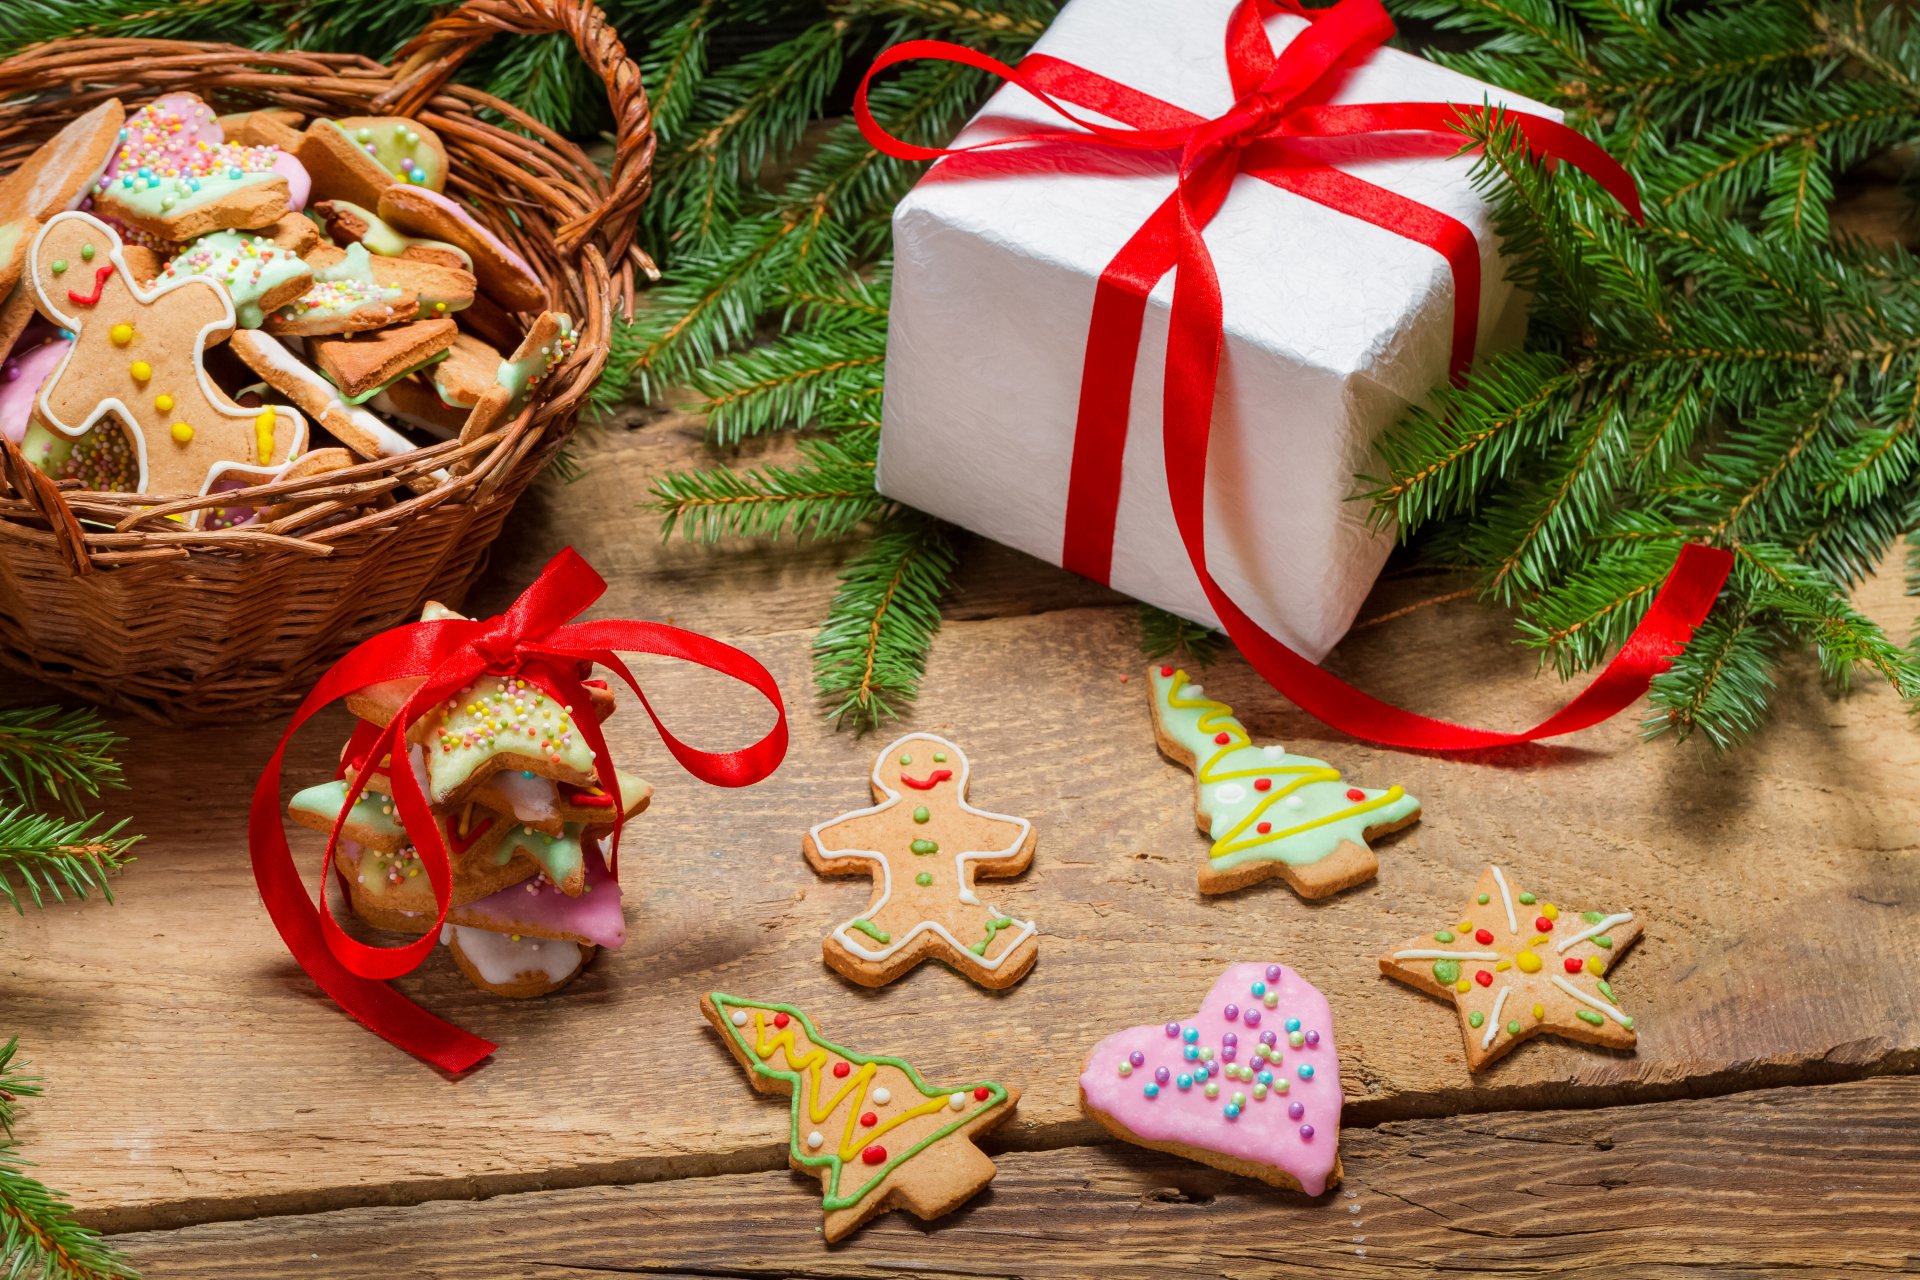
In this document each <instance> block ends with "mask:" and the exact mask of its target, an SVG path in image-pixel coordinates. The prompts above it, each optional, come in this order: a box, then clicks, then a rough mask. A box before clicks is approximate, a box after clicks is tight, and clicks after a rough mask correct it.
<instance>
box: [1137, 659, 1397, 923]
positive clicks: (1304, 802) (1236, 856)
mask: <svg viewBox="0 0 1920 1280" xmlns="http://www.w3.org/2000/svg"><path fill="white" fill-rule="evenodd" d="M1147 676H1148V680H1147V687H1148V692H1149V694H1150V695H1151V697H1152V698H1153V736H1154V738H1155V740H1156V741H1158V742H1159V744H1160V750H1161V751H1163V752H1165V753H1166V755H1167V756H1168V757H1169V758H1171V759H1173V760H1176V761H1178V762H1179V763H1181V764H1183V765H1185V766H1186V767H1187V768H1188V769H1191V770H1192V771H1193V815H1194V821H1195V823H1196V824H1197V825H1198V826H1199V828H1200V829H1201V830H1202V831H1204V832H1206V833H1207V834H1208V835H1210V836H1212V837H1213V848H1212V849H1211V850H1209V852H1208V856H1207V862H1206V865H1205V866H1203V867H1201V868H1200V892H1202V893H1231V892H1233V891H1234V890H1235V889H1243V888H1245V887H1246V886H1248V885H1250V884H1254V883H1256V882H1258V881H1261V880H1265V879H1268V878H1270V877H1272V876H1283V877H1285V879H1286V881H1287V883H1288V884H1290V885H1292V886H1293V891H1294V892H1295V893H1297V894H1299V895H1300V896H1301V897H1303V898H1325V897H1328V896H1330V895H1332V894H1335V893H1338V892H1340V890H1342V889H1350V888H1352V887H1353V886H1354V885H1357V884H1362V883H1364V882H1366V881H1368V880H1371V879H1373V877H1374V874H1375V873H1376V872H1377V871H1379V869H1380V862H1379V860H1378V859H1377V858H1375V857H1374V856H1373V850H1372V849H1371V848H1370V847H1369V846H1368V844H1367V842H1368V841H1369V840H1372V839H1374V838H1375V837H1377V836H1381V835H1385V834H1386V833H1387V832H1389V831H1398V830H1400V828H1402V827H1405V826H1408V825H1410V824H1412V823H1414V822H1417V821H1418V820H1419V818H1420V802H1419V801H1418V800H1416V799H1414V798H1413V797H1412V796H1410V795H1408V794H1407V793H1406V791H1405V790H1403V789H1402V788H1400V787H1397V786H1396V787H1388V788H1386V789H1385V790H1381V791H1376V790H1369V789H1366V788H1362V787H1355V786H1350V785H1348V784H1347V783H1346V782H1344V781H1342V780H1341V777H1340V771H1339V770H1338V769H1335V768H1334V767H1333V766H1331V765H1329V764H1328V763H1327V762H1326V761H1324V760H1315V759H1313V758H1312V757H1310V756H1296V755H1289V754H1288V753H1287V749H1286V748H1285V747H1281V746H1275V745H1268V746H1255V745H1254V742H1253V738H1252V736H1251V735H1249V734H1248V733H1247V728H1246V726H1245V725H1243V724H1241V723H1240V721H1239V720H1237V719H1235V718H1234V714H1233V708H1232V707H1229V706H1228V705H1227V704H1226V703H1224V702H1216V701H1215V700H1214V699H1212V698H1208V697H1204V696H1202V694H1201V692H1200V686H1199V685H1197V684H1194V683H1192V682H1191V681H1189V680H1188V679H1187V673H1186V672H1184V671H1178V670H1175V669H1174V668H1173V667H1170V666H1156V667H1154V668H1152V669H1151V670H1150V671H1149V672H1148V673H1147Z"/></svg>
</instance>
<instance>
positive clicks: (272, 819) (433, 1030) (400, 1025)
mask: <svg viewBox="0 0 1920 1280" xmlns="http://www.w3.org/2000/svg"><path fill="white" fill-rule="evenodd" d="M606 585H607V584H606V583H605V582H604V581H603V580H602V579H601V577H600V575H599V574H597V573H595V572H594V571H593V569H592V568H590V567H589V566H588V564H587V562H586V561H585V560H583V559H581V557H580V556H579V554H578V553H577V552H575V551H574V550H573V549H572V548H571V547H569V548H568V549H566V550H565V551H562V552H561V553H560V554H559V555H557V556H555V557H554V558H553V560H552V562H551V563H549V564H548V565H547V567H546V568H545V569H543V570H542V571H541V572H540V576H539V577H538V578H535V579H534V581H533V584H532V585H531V586H529V587H528V588H527V589H526V591H525V593H524V594H522V595H521V597H520V598H519V599H518V600H516V601H514V603H513V606H512V607H511V608H509V609H508V610H507V611H506V612H505V613H504V614H501V615H500V616H499V617H496V618H484V619H473V620H467V619H451V618H449V619H440V620H436V621H432V622H415V623H411V624H409V625H407V626H403V627H396V628H394V629H393V630H391V631H387V632H383V633H381V634H380V635H377V636H374V637H373V638H372V639H370V640H367V641H365V642H364V643H362V644H360V645H359V646H357V647H356V648H354V649H353V651H352V652H350V653H348V654H347V655H346V656H345V657H343V658H341V659H340V661H338V662H336V663H335V664H334V665H333V666H332V668H330V669H329V670H328V671H327V673H326V675H324V676H322V677H321V678H320V682H319V683H318V684H317V685H315V686H314V689H313V692H311V693H309V694H308V695H307V697H306V700H305V701H304V702H302V703H301V704H300V709H299V710H298V711H296V712H295V713H294V716H293V722H292V723H291V724H290V725H288V726H287V731H286V733H285V734H283V735H281V738H280V745H279V746H278V747H276V748H274V752H273V758H272V759H271V760H269V761H268V762H267V767H266V768H265V769H264V770H263V771H262V772H261V774H260V781H259V783H258V784H257V785H256V786H255V787H254V790H253V806H252V810H251V813H250V815H249V818H248V836H249V842H250V846H251V849H252V855H253V875H254V880H255V882H256V883H257V884H258V885H259V888H260V898H261V901H263V902H264V903H265V904H266V907H267V913H268V914H269V915H270V916H272V917H273V923H274V926H275V927H276V928H278V929H279V930H280V936H281V938H282V939H284V940H285V941H286V944H287V949H288V950H289V951H291V952H292V953H293V956H294V958H295V959H296V960H298V961H299V962H300V967H301V968H303V969H305V970H306V971H307V973H308V974H310V975H311V976H312V977H313V980H314V981H315V982H317V983H319V984H320V987H321V989H322V990H324V991H325V992H326V993H327V994H328V995H329V996H331V997H333V999H334V1001H335V1002H336V1003H338V1004H339V1005H340V1007H341V1008H343V1009H345V1010H346V1011H347V1012H348V1013H350V1014H352V1015H353V1016H354V1017H355V1018H358V1019H359V1020H360V1021H361V1022H363V1023H365V1024H366V1025H367V1026H368V1027H370V1028H371V1029H372V1030H374V1031H375V1032H377V1033H378V1034H380V1035H382V1036H384V1037H386V1039H388V1040H389V1041H391V1042H393V1043H394V1044H396V1045H398V1046H400V1047H401V1048H402V1049H405V1050H406V1051H407V1052H408V1053H411V1054H413V1055H415V1056H416V1057H419V1058H423V1059H425V1060H426V1061H428V1062H431V1063H433V1064H434V1065H436V1066H439V1067H443V1068H445V1069H446V1070H448V1071H464V1070H466V1069H467V1068H468V1067H471V1066H473V1065H474V1064H475V1063H477V1062H479V1061H480V1060H481V1059H482V1058H485V1057H486V1056H487V1055H488V1054H490V1053H492V1052H493V1049H494V1046H493V1045H492V1044H491V1043H489V1042H488V1041H486V1040H483V1039H481V1038H480V1037H478V1036H474V1035H469V1034H468V1033H467V1032H465V1031H462V1030H460V1028H458V1027H456V1026H453V1025H452V1024H451V1023H448V1022H444V1021H442V1020H441V1019H439V1018H437V1017H435V1016H434V1015H433V1014H430V1013H428V1012H427V1011H426V1010H425V1009H422V1008H421V1007H420V1006H419V1005H417V1004H414V1003H413V1002H412V1001H411V1000H409V999H407V998H406V997H405V996H403V995H401V994H399V993H398V992H397V991H395V990H393V988H391V987H389V986H388V985H387V984H386V982H385V979H388V978H397V977H399V976H400V975H401V974H403V973H408V972H410V971H411V970H413V969H414V968H415V967H417V966H418V965H419V963H420V962H421V961H422V960H424V959H425V958H426V956H427V954H428V952H430V951H432V950H433V947H434V944H435V943H436V942H438V941H439V935H440V928H441V926H442V925H443V924H444V923H445V922H446V917H447V910H448V907H449V905H450V903H451V900H452V883H453V869H452V864H451V863H450V862H449V861H448V857H447V850H446V846H445V843H444V842H443V841H442V840H441V837H440V830H439V827H438V825H437V824H436V823H435V822H434V820H433V815H432V812H431V811H430V810H429V809H428V807H427V799H426V796H424V795H423V794H422V793H421V790H420V783H419V781H418V779H417V778H416V777H415V776H414V771H413V770H412V769H410V768H405V767H395V768H390V769H389V770H388V777H389V780H390V785H391V788H392V795H393V801H394V804H395V805H396V806H397V807H398V809H399V814H400V820H401V822H402V824H403V825H404V826H405V827H406V830H407V834H408V836H409V837H411V838H412V840H413V845H414V848H415V849H416V850H417V851H418V852H419V854H420V860H421V862H422V863H424V864H425V866H426V871H427V880H428V882H429V883H430V884H431V885H432V886H433V896H434V904H435V910H436V915H435V918H434V922H433V927H432V928H431V929H429V930H428V931H427V932H426V933H425V934H423V935H422V936H421V937H420V938H418V939H416V940H415V941H413V942H410V943H407V944H406V945H404V946H399V947H370V946H367V945H365V944H364V943H361V942H358V941H356V940H354V939H353V938H351V937H349V936H347V934H346V933H345V931H344V930H342V929H341V927H340V925H339V922H338V921H336V920H335V919H334V918H333V913H332V911H331V909H330V908H329V906H328V904H327V876H328V874H329V873H330V872H331V870H332V867H333V856H334V848H335V846H336V844H337V843H338V842H339V839H340V831H341V828H342V827H343V826H344V825H345V822H346V815H347V813H348V812H349V811H350V810H351V809H352V808H353V805H354V802H355V801H356V800H357V799H358V798H359V796H360V792H361V790H362V789H363V788H364V787H365V785H366V782H367V777H368V774H369V773H370V772H371V769H370V768H369V767H368V766H370V765H377V764H378V763H379V761H380V760H382V759H383V758H385V757H387V756H389V755H392V757H393V759H394V760H396V761H401V760H404V759H405V758H406V733H407V730H408V728H409V727H410V726H411V725H412V724H413V723H414V722H415V721H416V720H418V719H419V718H420V716H421V715H422V714H423V713H425V712H426V711H427V710H428V709H430V708H431V707H432V706H433V705H434V704H435V703H437V702H439V701H441V700H442V699H445V698H448V697H450V696H452V695H454V694H456V693H458V692H459V691H460V690H462V689H464V688H466V687H467V686H468V685H469V684H471V683H472V682H473V681H475V680H477V679H479V678H480V677H481V676H483V675H496V676H505V675H512V676H518V677H521V678H523V679H526V680H528V681H529V682H531V683H533V684H535V685H537V686H538V687H539V688H540V689H542V690H543V691H545V692H546V693H547V694H548V695H549V696H551V697H553V698H555V699H556V700H558V701H559V702H561V703H562V704H564V705H565V706H568V707H571V708H573V713H572V719H573V724H574V727H575V729H576V730H577V731H578V732H579V733H580V735H581V737H583V738H584V739H585V740H586V743H587V745H588V747H589V748H590V749H591V750H592V752H593V763H594V770H595V772H596V773H597V774H598V775H599V777H600V781H601V783H602V785H603V786H604V787H605V789H606V791H607V794H608V795H609V796H610V797H611V799H612V804H613V811H614V814H615V819H614V829H613V857H612V858H611V859H610V860H609V863H610V866H613V867H617V866H618V859H619V850H620V830H621V819H620V815H621V814H622V813H623V811H624V807H623V806H622V805H621V803H620V782H619V778H618V776H617V775H616V774H615V772H614V770H613V765H612V761H611V760H610V759H609V757H608V755H607V744H606V739H605V738H604V737H603V736H602V734H601V732H600V726H599V723H598V722H597V721H596V720H595V718H594V716H593V712H592V699H591V696H590V694H589V693H588V689H587V685H586V682H585V680H584V677H585V676H586V674H587V672H588V670H589V669H590V667H591V665H592V664H594V663H598V664H600V665H601V666H603V667H606V668H607V669H609V670H611V671H613V672H614V673H615V674H616V675H618V676H619V677H620V678H621V679H622V680H623V681H625V682H626V685H627V687H628V688H629V689H631V690H633V694H634V697H636V698H637V699H639V702H640V706H641V707H642V708H643V709H644V710H645V711H646V713H647V716H648V718H649V719H651V720H652V721H653V727H654V728H655V729H656V730H658V731H659V734H660V737H661V740H662V741H664V742H665V743H666V744H667V750H668V751H670V752H672V753H673V758H674V759H675V760H678V761H679V762H680V764H681V766H682V767H683V768H685V769H686V770H687V772H689V773H691V774H693V776H694V777H696V778H699V779H701V780H702V781H705V782H710V783H713V784H714V785H716V786H722V787H744V786H748V785H751V784H752V783H755V782H758V781H760V780H761V779H762V778H765V777H766V776H767V775H768V774H770V773H772V772H773V771H774V770H775V769H776V768H778V767H779V764H780V761H781V759H782V758H783V757H784V756H785V755H786V751H787V716H786V708H785V706H784V705H783V704H782V703H781V700H780V690H779V688H778V686H776V685H775V684H774V680H773V676H772V674H771V673H770V672H768V670H767V669H766V668H765V667H764V666H762V665H761V664H760V663H759V662H758V661H757V660H755V659H754V658H752V657H751V656H749V655H748V654H745V653H743V652H741V651H740V650H738V649H735V648H734V647H733V646H731V645H726V644H722V643H720V642H719V641H718V640H713V639H709V638H708V637H706V636H702V635H697V634H695V633H694V632H691V631H683V630H681V629H680V628H678V627H669V626H666V625H664V624H662V623H658V622H639V621H634V620H632V619H626V618H605V619H600V620H598V621H594V622H575V623H570V622H569V619H571V618H573V617H575V616H576V615H578V614H579V613H580V611H581V610H583V609H585V608H586V607H587V606H588V605H590V604H592V603H593V602H594V601H595V600H596V599H598V598H599V596H600V594H601V593H602V592H604V591H605V590H606ZM615 650H622V651H625V652H629V653H654V654H662V655H665V656H667V657H670V658H679V659H681V660H683V661H686V662H693V663H698V664H699V665H700V666H703V667H708V668H710V669H712V670H714V671H718V672H721V673H722V674H724V675H728V676H732V677H733V678H734V679H736V680H739V681H741V682H742V683H744V684H746V685H749V686H751V687H752V688H753V689H755V690H757V691H758V692H760V693H761V694H762V695H764V696H765V697H766V699H767V701H769V702H771V703H772V704H773V707H774V712H775V719H774V725H773V728H772V729H770V730H768V732H767V735H766V736H765V737H764V738H762V739H761V740H760V741H758V742H756V743H754V744H753V745H752V746H750V747H746V748H743V749H741V750H738V751H719V752H707V751H700V750H696V749H695V748H693V747H690V746H688V745H687V744H686V743H684V742H682V741H680V739H678V738H677V737H675V736H674V735H673V734H672V733H671V732H669V731H668V729H667V727H666V725H664V724H662V723H661V722H660V717H659V716H658V715H656V714H655V713H654V710H653V707H652V705H651V704H650V703H649V702H648V701H647V695H646V694H645V693H643V692H642V691H641V689H640V686H639V684H638V683H637V682H636V681H635V680H634V678H633V673H632V672H630V671H629V670H627V667H626V664H625V663H623V662H622V661H621V660H620V659H619V657H618V656H616V654H615ZM416 676H417V677H420V684H419V686H418V687H417V688H416V689H415V690H414V691H413V693H411V694H410V695H409V696H408V697H407V699H406V701H405V702H404V703H403V704H402V705H401V707H400V709H399V711H397V712H396V713H395V714H394V717H393V719H392V721H391V722H389V723H388V724H387V725H386V727H384V728H376V727H375V726H373V725H370V724H367V723H365V722H362V723H361V724H359V725H357V726H356V728H355V730H354V735H353V738H352V740H351V741H350V742H349V744H348V749H347V753H346V755H345V757H343V760H342V765H341V768H342V771H343V772H344V770H345V769H346V767H347V766H348V765H352V766H353V767H354V769H355V777H354V779H353V781H352V782H351V783H349V784H348V787H347V798H346V803H345V804H344V805H342V806H341V810H340V817H339V819H338V820H336V821H335V823H334V826H333V832H332V834H331V835H329V836H328V837H327V851H326V855H325V859H324V861H323V863H322V865H321V871H320V892H319V896H318V899H317V900H316V899H315V898H312V897H309V896H308V894H307V891H306V888H305V886H304V885H302V884H301V882H300V873H299V871H298V870H297V869H296V868H295V866H294V864H293V855H292V853H291V852H290V851H289V850H288V848H287V837H286V830H285V828H284V827H283V825H282V823H281V814H280V764H281V760H282V758H283V757H284V755H285V754H286V749H287V742H288V740H290V739H291V738H292V737H293V734H294V731H295V730H296V729H298V728H299V727H300V726H301V725H302V724H305V723H306V722H307V721H308V720H309V719H311V718H312V717H313V716H314V715H315V714H316V713H317V712H319V711H320V710H321V709H323V708H324V707H326V706H328V705H329V704H331V703H332V702H334V701H335V700H337V699H340V698H344V697H346V696H348V695H349V694H352V693H355V692H358V691H359V690H362V689H365V688H367V687H368V686H370V685H374V684H380V683H383V682H385V681H389V680H399V679H405V678H411V677H416ZM595 683H596V684H600V683H601V682H598V681H596V682H595Z"/></svg>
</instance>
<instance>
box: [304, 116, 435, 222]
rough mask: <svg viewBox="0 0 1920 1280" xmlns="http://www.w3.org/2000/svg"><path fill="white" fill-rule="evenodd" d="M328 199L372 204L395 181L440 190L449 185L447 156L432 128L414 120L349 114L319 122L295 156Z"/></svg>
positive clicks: (313, 126)
mask: <svg viewBox="0 0 1920 1280" xmlns="http://www.w3.org/2000/svg"><path fill="white" fill-rule="evenodd" d="M295 154H296V155H298V156H299V158H300V163H301V164H303V165H305V166H306V167H307V170H308V171H309V172H310V173H312V174H313V184H314V190H315V191H317V192H319V194H320V195H321V196H322V197H323V198H325V199H328V200H347V201H351V202H353V203H355V204H360V205H365V206H369V207H371V206H373V205H375V204H378V203H379V200H380V193H381V192H382V191H385V190H386V189H387V188H388V187H390V186H392V185H393V184H394V183H396V182H403V183H413V184H415V185H417V186H421V187H424V188H429V189H431V190H434V191H438V190H439V189H440V188H441V187H443V186H445V185H446V181H447V152H446V148H445V147H443V146H442V145H441V144H440V139H439V138H438V137H437V136H435V134H434V132H433V130H431V129H429V128H427V127H426V126H425V125H423V124H420V123H418V122H417V121H413V120H404V119H398V118H395V117H389V116H351V117H348V118H347V119H344V120H315V121H313V122H312V123H311V124H309V125H308V126H307V131H306V133H304V134H303V135H301V138H300V144H299V147H298V149H297V150H296V152H295Z"/></svg>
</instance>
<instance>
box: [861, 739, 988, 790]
mask: <svg viewBox="0 0 1920 1280" xmlns="http://www.w3.org/2000/svg"><path fill="white" fill-rule="evenodd" d="M873 783H874V792H873V794H874V798H875V799H877V800H879V799H885V798H886V795H887V792H888V791H891V792H892V793H893V794H895V795H897V796H902V797H907V796H919V797H922V798H926V799H937V800H943V801H948V802H952V801H954V800H955V799H956V798H957V797H959V796H960V795H962V794H963V793H964V792H965V790H966V785H967V757H966V754H965V753H964V752H962V751H961V750H960V749H959V748H958V747H956V746H954V745H953V744H952V743H951V742H948V741H946V740H945V739H942V738H935V737H931V736H916V737H909V738H902V739H901V740H900V741H899V742H897V743H895V744H894V745H893V746H892V747H891V748H889V749H888V750H887V751H886V752H884V753H883V754H882V755H881V756H880V758H879V759H877V760H875V761H874V764H873ZM883 788H884V790H883Z"/></svg>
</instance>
